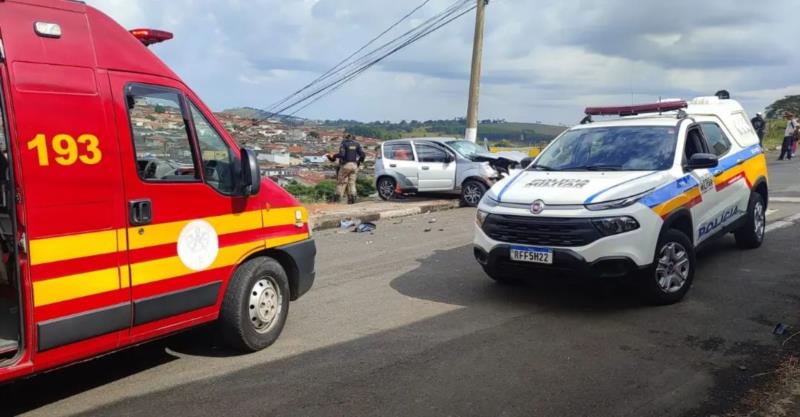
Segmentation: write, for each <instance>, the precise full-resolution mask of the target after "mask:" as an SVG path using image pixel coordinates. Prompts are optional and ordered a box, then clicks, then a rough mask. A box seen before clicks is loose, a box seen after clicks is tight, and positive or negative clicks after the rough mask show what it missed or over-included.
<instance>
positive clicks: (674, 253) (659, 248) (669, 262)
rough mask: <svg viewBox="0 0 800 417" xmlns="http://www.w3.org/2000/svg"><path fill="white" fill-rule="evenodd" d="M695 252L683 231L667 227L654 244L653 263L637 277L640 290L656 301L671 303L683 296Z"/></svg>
mask: <svg viewBox="0 0 800 417" xmlns="http://www.w3.org/2000/svg"><path fill="white" fill-rule="evenodd" d="M694 266H695V253H694V246H692V241H691V240H689V238H688V237H687V236H686V234H685V233H683V232H681V231H679V230H675V229H670V230H667V231H666V232H664V234H663V235H662V236H661V238H660V239H659V240H658V245H656V253H655V257H654V259H653V265H652V266H650V267H649V268H647V269H646V270H645V271H644V272H643V273H642V276H641V277H640V280H641V285H642V290H643V291H644V293H645V296H646V297H647V299H648V301H649V302H650V303H652V304H655V305H667V304H674V303H677V302H678V301H680V300H682V299H683V297H684V296H685V295H686V293H687V292H688V291H689V288H691V286H692V281H693V280H694Z"/></svg>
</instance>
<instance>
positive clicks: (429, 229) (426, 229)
mask: <svg viewBox="0 0 800 417" xmlns="http://www.w3.org/2000/svg"><path fill="white" fill-rule="evenodd" d="M431 230H433V228H430V227H426V228H425V233H428V232H430V231H431Z"/></svg>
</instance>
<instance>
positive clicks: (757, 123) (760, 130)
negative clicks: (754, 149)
mask: <svg viewBox="0 0 800 417" xmlns="http://www.w3.org/2000/svg"><path fill="white" fill-rule="evenodd" d="M750 123H751V124H752V125H753V129H755V130H756V134H757V135H758V145H759V146H761V147H763V146H764V135H765V134H766V131H767V121H766V120H764V115H763V114H761V112H758V113H756V117H754V118H752V119H751V120H750Z"/></svg>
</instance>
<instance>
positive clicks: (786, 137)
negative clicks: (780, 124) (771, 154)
mask: <svg viewBox="0 0 800 417" xmlns="http://www.w3.org/2000/svg"><path fill="white" fill-rule="evenodd" d="M783 118H784V119H786V130H785V131H784V133H783V145H782V146H781V156H780V157H778V160H779V161H782V160H783V158H784V157H787V156H788V158H789V159H792V147H793V146H794V139H795V137H796V136H797V132H798V129H800V126H798V124H797V121H796V120H795V118H794V114H792V113H789V112H786V113H784V114H783Z"/></svg>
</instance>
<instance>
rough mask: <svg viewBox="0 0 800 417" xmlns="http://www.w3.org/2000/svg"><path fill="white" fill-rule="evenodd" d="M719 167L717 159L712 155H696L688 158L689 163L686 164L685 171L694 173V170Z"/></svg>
mask: <svg viewBox="0 0 800 417" xmlns="http://www.w3.org/2000/svg"><path fill="white" fill-rule="evenodd" d="M717 165H719V158H717V155H714V154H713V153H696V154H694V155H692V157H691V158H689V163H688V164H686V169H688V170H689V171H694V170H695V169H707V168H716V167H717Z"/></svg>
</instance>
